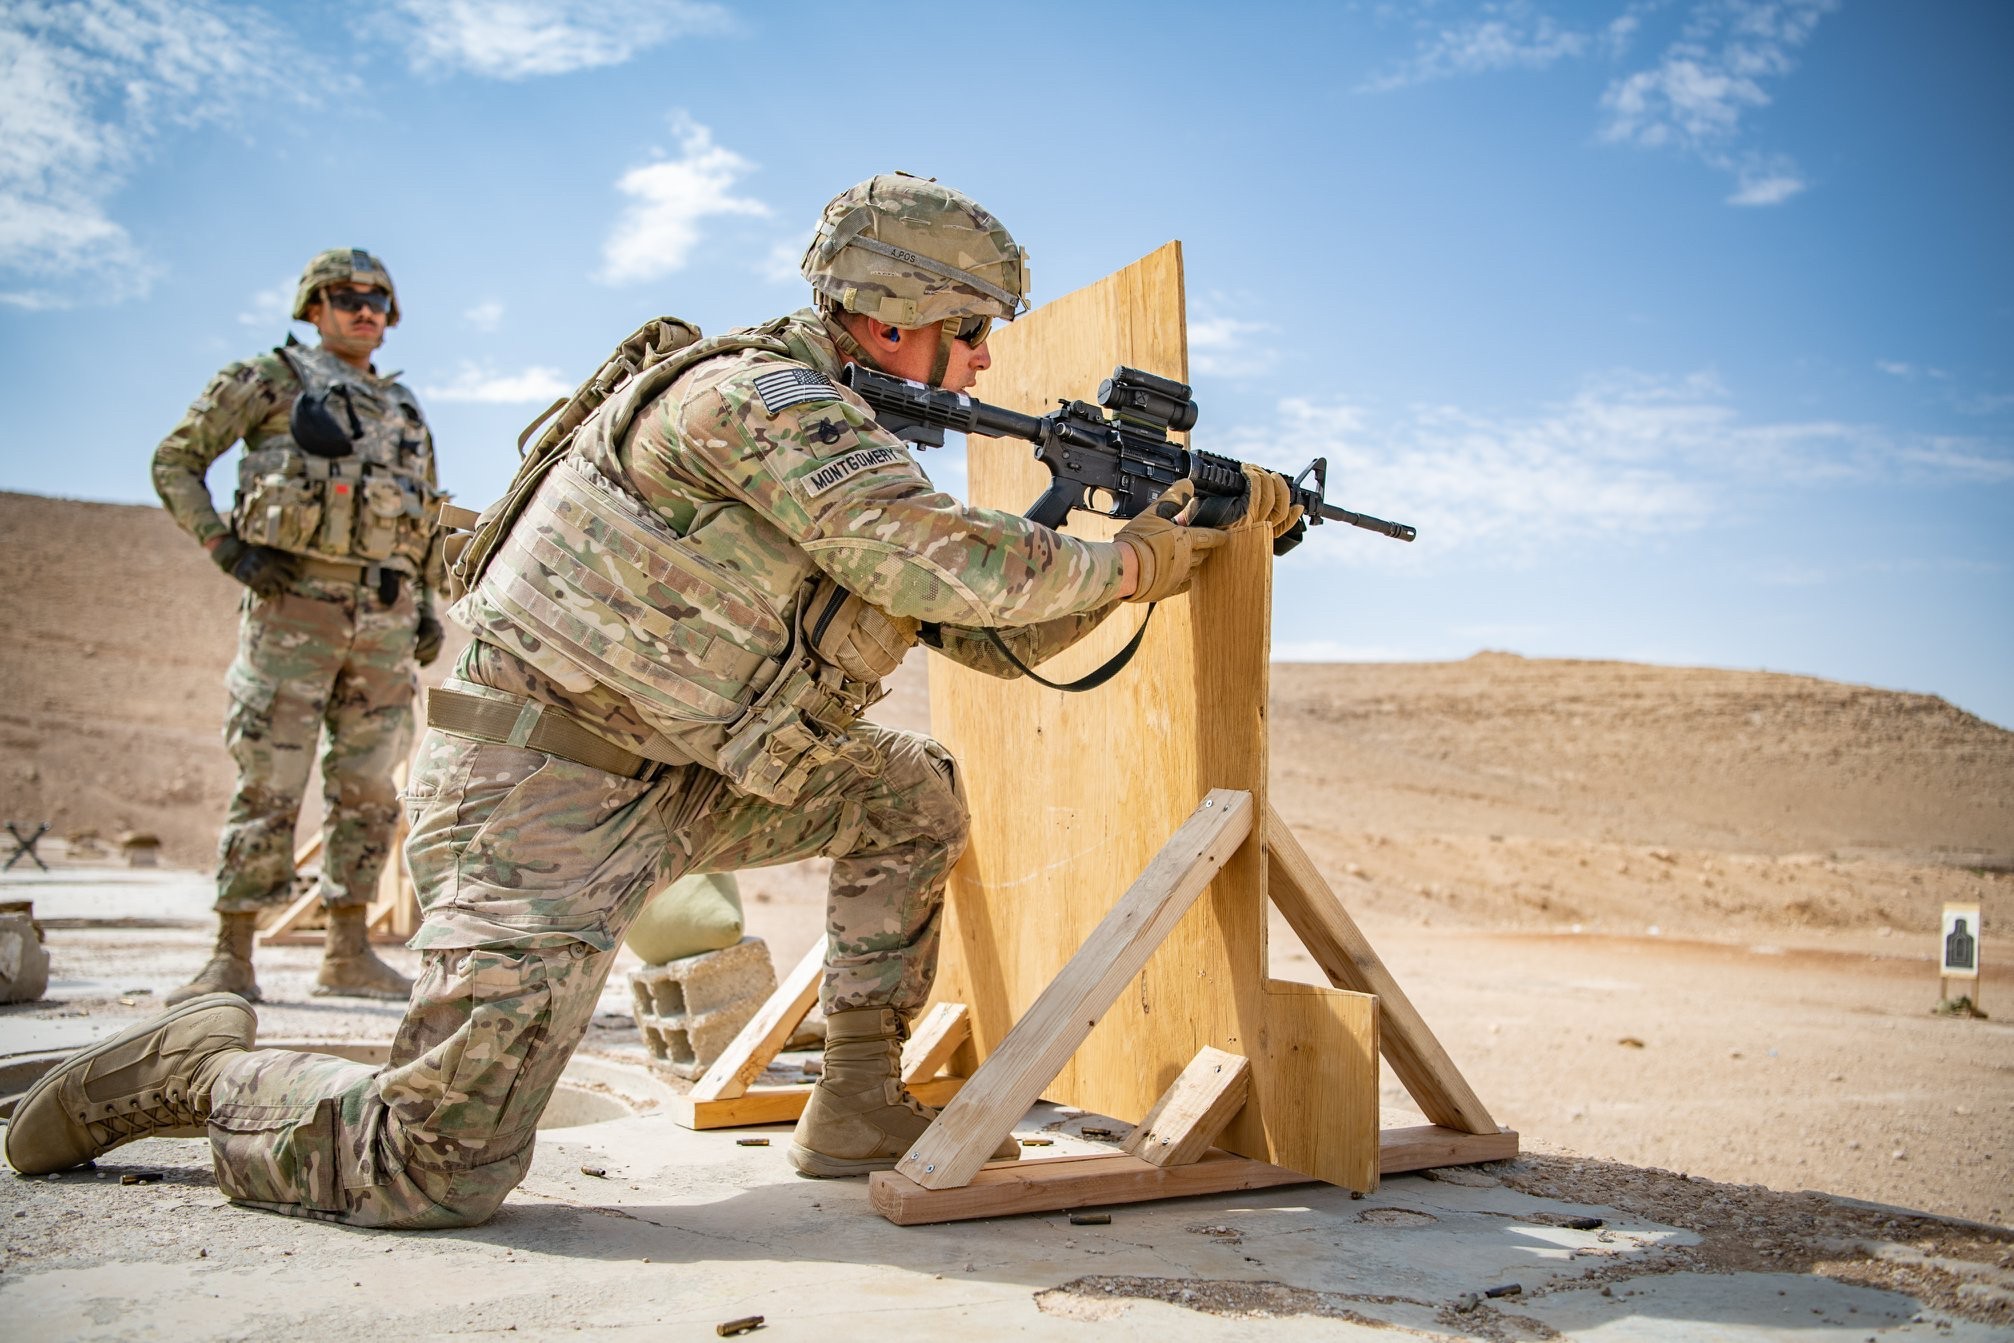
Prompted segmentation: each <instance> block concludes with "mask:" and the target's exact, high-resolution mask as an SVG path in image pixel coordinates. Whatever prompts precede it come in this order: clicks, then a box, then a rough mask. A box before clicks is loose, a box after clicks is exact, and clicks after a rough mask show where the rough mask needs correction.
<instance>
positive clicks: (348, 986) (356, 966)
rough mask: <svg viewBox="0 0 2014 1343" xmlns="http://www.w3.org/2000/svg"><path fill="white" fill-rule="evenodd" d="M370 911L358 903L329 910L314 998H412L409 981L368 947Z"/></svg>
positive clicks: (402, 999)
mask: <svg viewBox="0 0 2014 1343" xmlns="http://www.w3.org/2000/svg"><path fill="white" fill-rule="evenodd" d="M369 918H370V911H368V910H366V909H365V908H364V907H363V906H362V905H336V906H334V907H333V908H331V909H330V910H329V932H328V939H327V941H326V942H325V943H324V944H323V950H322V969H321V973H319V974H317V975H316V976H315V996H316V997H317V998H391V999H396V1000H397V1001H399V1002H404V1001H405V1000H406V999H408V998H410V997H412V994H413V981H412V980H410V979H407V978H406V977H405V976H404V975H402V974H400V973H399V972H398V971H396V970H394V969H392V967H391V966H389V965H386V964H385V963H384V962H383V961H381V960H379V959H378V953H376V952H375V951H372V950H371V934H370V927H369Z"/></svg>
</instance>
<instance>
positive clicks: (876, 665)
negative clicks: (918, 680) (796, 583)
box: [802, 575, 922, 685]
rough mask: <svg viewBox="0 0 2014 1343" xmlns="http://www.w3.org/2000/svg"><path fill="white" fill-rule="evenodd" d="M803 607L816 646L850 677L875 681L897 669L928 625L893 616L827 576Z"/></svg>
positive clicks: (807, 634)
mask: <svg viewBox="0 0 2014 1343" xmlns="http://www.w3.org/2000/svg"><path fill="white" fill-rule="evenodd" d="M802 610H803V611H804V637H805V641H806V642H807V643H808V644H810V646H811V651H812V652H814V653H816V654H817V655H818V657H819V658H820V660H822V661H825V662H829V663H831V664H832V665H833V666H835V667H837V668H839V670H841V671H843V672H845V673H846V675H847V677H848V679H850V680H854V681H863V682H866V683H868V684H870V685H871V684H873V683H875V682H877V681H885V680H887V679H888V678H889V677H890V676H892V675H894V674H895V669H896V668H897V667H899V666H901V665H902V659H903V658H904V657H906V656H907V655H908V653H909V650H910V649H912V648H914V647H915V646H916V638H917V631H918V630H920V629H921V628H922V625H921V623H920V622H918V621H916V620H913V619H911V618H910V617H908V616H891V615H889V614H888V613H887V612H886V611H883V610H882V609H881V608H880V607H878V606H874V605H872V604H871V603H869V602H867V601H866V600H864V599H863V598H861V597H860V596H858V595H857V594H855V593H852V592H848V591H847V590H846V589H845V588H842V587H840V586H839V584H838V583H837V582H835V581H833V579H831V578H830V577H827V576H825V575H820V576H819V578H818V581H817V582H816V583H814V584H813V585H812V588H811V593H810V595H809V596H807V597H806V598H805V599H804V601H803V603H802Z"/></svg>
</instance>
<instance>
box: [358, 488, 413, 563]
mask: <svg viewBox="0 0 2014 1343" xmlns="http://www.w3.org/2000/svg"><path fill="white" fill-rule="evenodd" d="M362 490H363V498H362V499H361V500H360V501H359V505H358V509H357V555H358V556H359V557H360V558H362V559H367V560H388V559H390V558H391V557H392V556H393V555H394V554H396V553H398V550H399V542H400V540H401V539H402V533H409V532H413V531H415V530H416V527H413V526H404V525H402V524H403V523H404V520H405V518H406V517H407V516H408V514H414V515H417V513H418V511H419V510H418V503H419V500H418V499H417V498H415V499H413V501H412V504H413V506H412V507H410V508H409V507H408V505H407V502H406V492H405V490H404V489H402V488H400V486H399V482H398V481H396V480H394V479H391V478H389V477H385V476H367V477H365V478H364V481H363V483H362ZM408 549H410V547H408Z"/></svg>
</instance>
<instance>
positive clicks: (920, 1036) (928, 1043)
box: [902, 1003, 972, 1087]
mask: <svg viewBox="0 0 2014 1343" xmlns="http://www.w3.org/2000/svg"><path fill="white" fill-rule="evenodd" d="M971 1034H972V1014H971V1013H970V1012H969V1011H967V1010H966V1007H965V1004H964V1003H939V1004H937V1005H936V1006H935V1007H933V1008H931V1009H930V1010H929V1011H928V1012H926V1013H925V1014H924V1016H923V1020H922V1021H920V1022H918V1023H917V1024H916V1028H915V1029H914V1030H913V1031H911V1032H910V1034H909V1043H907V1044H905V1045H903V1046H902V1085H903V1086H906V1087H910V1086H915V1085H917V1084H918V1083H919V1082H927V1081H929V1080H930V1079H931V1078H933V1077H935V1076H937V1074H938V1073H940V1072H942V1071H944V1065H945V1064H947V1063H949V1062H950V1061H951V1056H952V1055H953V1054H956V1053H957V1052H958V1046H960V1045H962V1044H964V1043H965V1040H966V1037H968V1036H970V1035H971Z"/></svg>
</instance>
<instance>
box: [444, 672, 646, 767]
mask: <svg viewBox="0 0 2014 1343" xmlns="http://www.w3.org/2000/svg"><path fill="white" fill-rule="evenodd" d="M427 726H428V727H433V728H439V729H440V730H441V731H442V732H447V733H451V734H452V735H454V736H457V737H468V738H470V739H472V740H475V741H486V742H491V743H494V744H495V745H498V746H521V747H524V748H525V749H526V750H531V751H543V752H545V753H546V754H547V755H550V756H557V757H559V758H560V759H561V760H571V761H572V762H573V763H574V764H576V765H586V766H587V767H588V768H589V769H598V770H600V771H601V772H602V773H604V774H619V775H621V776H622V777H623V778H625V779H642V778H647V777H649V775H650V774H651V773H652V771H654V770H656V769H657V768H658V767H659V765H660V764H661V762H660V761H656V760H652V759H650V758H649V757H647V756H641V755H638V754H636V753H635V752H634V751H625V750H623V749H622V748H621V747H620V746H617V745H616V744H615V743H614V742H612V741H609V740H608V739H607V738H605V737H600V736H596V735H595V734H594V733H593V732H591V731H589V730H588V729H587V728H585V727H583V726H581V725H580V724H579V723H577V722H575V721H574V720H573V719H571V718H569V717H567V716H566V714H564V713H562V712H561V711H560V710H558V709H554V708H550V707H548V706H546V705H543V704H540V703H539V702H538V701H537V700H521V699H517V698H515V697H513V698H510V699H489V698H487V697H485V696H482V695H471V694H468V693H466V692H464V691H460V690H449V689H448V688H447V687H446V686H436V687H435V688H434V689H432V690H430V691H428V692H427Z"/></svg>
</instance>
